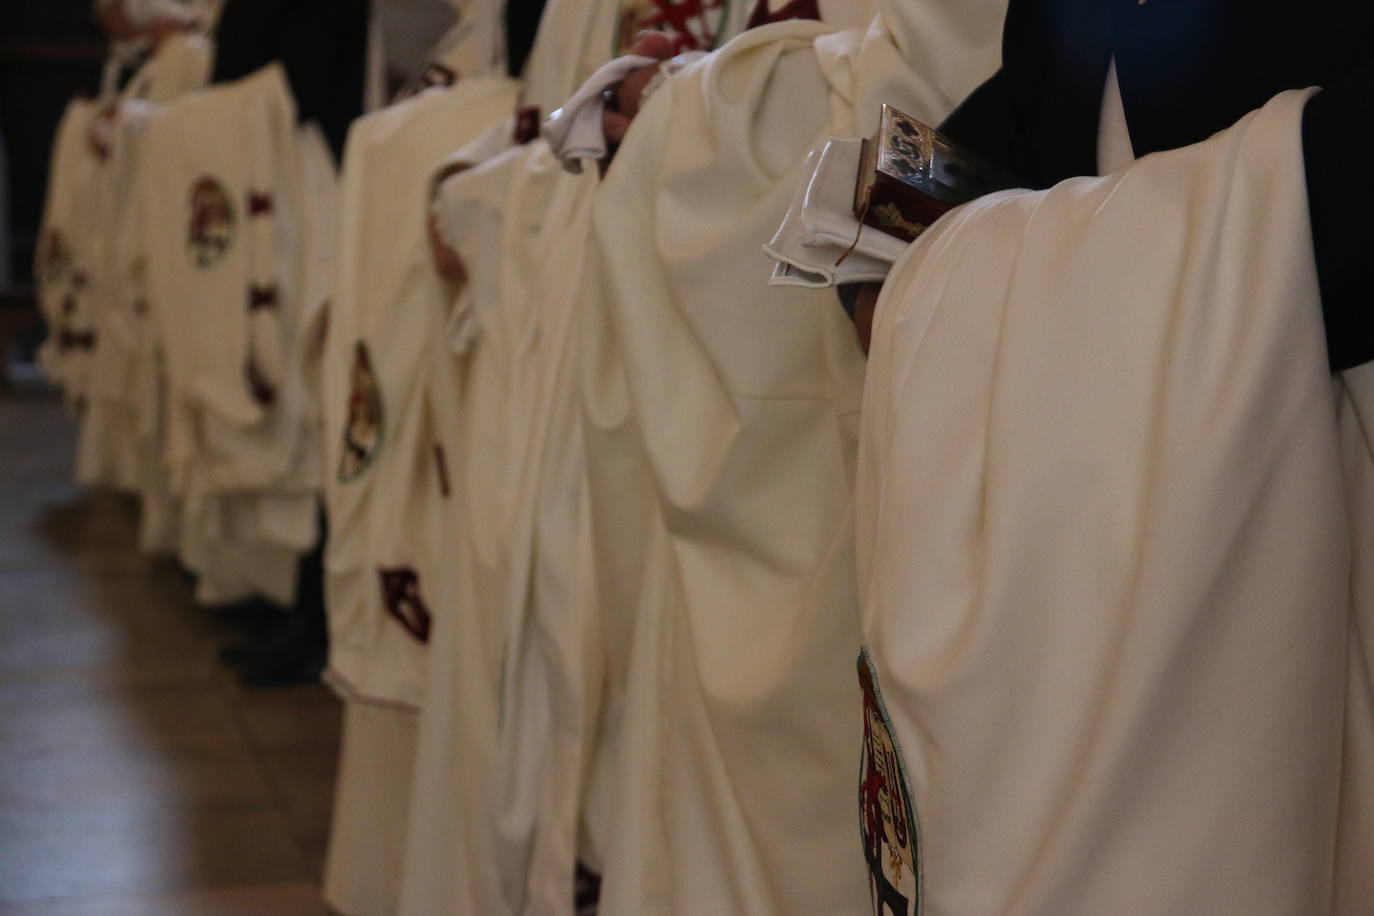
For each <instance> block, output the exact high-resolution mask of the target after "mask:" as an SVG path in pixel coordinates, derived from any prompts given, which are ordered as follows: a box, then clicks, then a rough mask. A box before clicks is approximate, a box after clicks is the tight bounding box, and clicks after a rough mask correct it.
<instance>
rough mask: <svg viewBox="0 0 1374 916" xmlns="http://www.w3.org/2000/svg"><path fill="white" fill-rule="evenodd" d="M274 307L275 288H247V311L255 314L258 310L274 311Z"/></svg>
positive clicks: (275, 302) (275, 305)
mask: <svg viewBox="0 0 1374 916" xmlns="http://www.w3.org/2000/svg"><path fill="white" fill-rule="evenodd" d="M276 307H277V288H276V287H275V286H258V285H256V284H254V285H253V286H250V287H248V311H250V312H256V311H257V310H258V309H274V308H276Z"/></svg>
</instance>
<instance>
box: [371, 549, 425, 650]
mask: <svg viewBox="0 0 1374 916" xmlns="http://www.w3.org/2000/svg"><path fill="white" fill-rule="evenodd" d="M377 573H378V575H379V576H380V577H381V582H382V600H383V601H384V602H385V603H386V611H387V613H388V614H390V615H391V616H392V617H395V618H396V620H397V621H398V622H399V623H400V624H401V626H403V627H405V629H406V632H407V633H409V634H410V635H411V636H414V637H415V638H416V640H418V641H419V642H421V643H428V642H429V629H430V622H431V620H432V618H431V617H430V614H429V608H427V607H425V602H424V599H423V598H421V597H420V574H419V573H417V572H416V571H415V570H413V569H410V568H409V567H401V568H398V569H379V570H377Z"/></svg>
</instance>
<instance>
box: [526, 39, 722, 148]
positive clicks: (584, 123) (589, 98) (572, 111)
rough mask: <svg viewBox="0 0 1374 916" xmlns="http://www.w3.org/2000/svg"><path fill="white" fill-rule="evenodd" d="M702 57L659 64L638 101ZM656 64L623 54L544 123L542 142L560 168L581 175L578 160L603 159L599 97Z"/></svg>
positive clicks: (698, 53)
mask: <svg viewBox="0 0 1374 916" xmlns="http://www.w3.org/2000/svg"><path fill="white" fill-rule="evenodd" d="M705 56H706V55H705V54H704V53H703V52H701V51H689V52H687V53H686V54H679V55H678V56H677V57H674V58H673V59H672V60H667V61H663V62H662V66H660V67H659V72H658V74H656V75H655V76H654V79H653V80H651V81H650V83H649V85H648V86H646V87H645V88H644V94H643V96H642V97H641V99H647V98H648V97H649V96H650V95H652V94H653V93H654V91H655V90H656V89H657V88H658V87H659V86H660V85H662V80H663V79H666V78H667V77H669V76H672V75H673V74H674V73H678V72H679V71H681V70H683V69H685V68H686V67H688V66H690V65H691V64H694V63H696V62H697V61H699V60H701V59H702V58H703V57H705ZM657 63H659V60H658V59H657V58H655V57H645V56H643V55H639V54H627V55H625V56H624V57H617V58H616V59H615V60H613V61H611V62H610V63H608V64H606V65H604V66H603V67H602V68H601V69H600V70H598V71H596V72H595V73H593V74H592V75H591V78H590V79H588V80H587V82H585V83H583V84H582V88H581V89H579V90H577V92H575V93H573V97H572V98H570V99H568V101H567V103H566V104H565V105H564V106H563V107H562V108H560V109H558V110H557V111H555V112H554V113H553V114H552V115H550V117H549V119H548V120H547V121H545V122H544V131H543V134H544V139H546V140H548V141H549V146H550V148H552V149H553V153H554V155H555V156H557V157H558V159H559V161H561V162H562V163H563V168H565V169H567V170H568V171H569V172H572V173H573V174H574V175H580V174H581V173H582V160H583V159H592V160H601V159H605V158H606V152H607V148H606V133H605V131H604V130H602V127H601V115H602V114H603V113H604V112H605V110H606V103H605V102H604V101H603V99H602V93H603V92H605V91H606V90H607V89H609V88H611V87H612V86H614V85H615V84H616V83H619V82H620V81H621V80H623V79H625V77H627V76H629V75H630V74H631V73H633V72H634V71H636V70H638V69H639V68H641V67H649V66H652V65H654V64H657Z"/></svg>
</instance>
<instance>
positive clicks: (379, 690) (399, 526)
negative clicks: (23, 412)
mask: <svg viewBox="0 0 1374 916" xmlns="http://www.w3.org/2000/svg"><path fill="white" fill-rule="evenodd" d="M515 91H516V90H515V84H514V82H513V81H511V80H508V79H505V78H504V77H492V76H487V77H472V78H469V79H464V80H463V81H461V82H460V83H458V84H457V85H456V86H453V87H451V88H433V89H429V90H427V91H425V92H422V93H421V94H419V95H418V96H415V97H413V98H411V99H408V100H406V101H405V102H402V103H399V104H397V105H393V106H391V107H389V108H386V109H383V110H382V111H379V112H375V113H373V114H371V115H369V116H367V117H366V118H364V119H362V120H360V121H358V122H356V123H355V124H354V126H353V129H352V130H351V132H350V134H349V141H348V147H347V151H346V154H345V165H344V176H343V193H342V203H341V215H340V233H339V237H338V239H339V248H340V250H339V253H338V256H337V259H336V260H337V275H336V282H335V290H334V298H333V303H332V306H331V308H330V309H329V314H328V316H327V323H328V328H329V333H328V339H327V345H326V349H325V353H324V355H323V357H322V360H323V366H322V369H323V371H322V384H321V392H322V394H321V397H322V400H323V407H322V410H323V413H324V416H325V431H324V435H325V446H326V458H325V467H324V474H325V497H326V510H327V513H328V518H329V526H330V528H329V539H328V543H327V546H326V557H325V572H326V575H325V592H326V603H327V609H328V613H329V622H330V659H329V670H328V672H327V675H326V677H327V679H328V680H329V682H330V683H331V684H332V685H333V686H334V687H335V688H336V690H338V692H339V693H340V694H341V696H342V697H343V698H344V699H345V701H346V702H347V703H348V705H349V707H350V713H349V716H350V735H351V738H350V741H349V742H347V743H346V744H345V746H344V748H343V750H342V754H341V771H343V772H345V773H351V774H359V773H362V774H367V775H366V777H359V778H360V779H362V778H365V779H367V780H370V781H371V782H372V784H371V785H369V786H368V787H367V788H366V790H359V791H347V792H345V791H341V792H340V793H339V796H338V802H337V806H336V826H335V829H334V831H333V835H332V838H331V845H330V854H329V860H328V863H327V874H326V884H325V896H326V899H327V900H328V901H329V902H330V904H331V905H332V906H334V907H335V908H336V909H337V910H339V911H340V912H341V913H345V914H347V916H376V914H383V913H391V912H394V911H395V908H396V905H397V895H398V893H399V886H400V881H401V873H402V867H403V860H404V858H405V848H406V846H405V833H406V825H407V819H408V814H409V809H410V782H411V775H412V771H413V769H414V766H415V760H414V732H415V721H414V720H415V716H414V713H415V710H416V709H417V708H418V707H419V706H420V705H421V704H422V703H423V702H424V694H425V683H426V665H427V658H428V653H427V650H426V643H427V641H428V639H429V638H430V632H431V630H432V629H433V628H435V627H439V626H443V623H442V619H441V618H442V617H443V616H444V613H445V611H446V602H445V600H444V597H443V596H444V591H445V587H444V584H443V582H442V579H443V578H444V577H445V576H446V575H448V573H449V568H450V566H451V563H450V560H449V557H448V556H447V552H448V547H449V545H448V544H447V543H446V542H445V539H444V537H443V529H442V527H441V521H442V519H443V518H444V513H445V511H446V508H445V507H446V501H447V499H448V498H449V493H448V486H449V479H448V476H449V471H448V469H447V467H446V462H447V459H446V453H447V452H448V451H451V450H452V449H453V443H452V442H446V441H445V439H446V436H445V427H444V424H443V422H442V420H443V418H442V417H440V416H439V415H438V412H437V411H436V410H435V408H434V405H433V397H434V393H433V386H434V384H435V379H434V377H433V373H432V372H431V360H430V358H429V353H430V350H431V348H432V346H433V345H434V340H435V338H436V337H441V336H442V335H443V331H444V326H445V322H446V320H447V313H448V309H447V291H446V290H445V287H444V284H443V283H442V281H441V280H440V279H439V277H438V276H437V275H436V274H435V272H434V269H433V267H432V263H431V257H430V252H429V246H428V240H427V237H426V234H425V214H426V209H427V204H428V194H429V189H430V175H431V173H432V171H433V169H434V167H435V165H436V164H437V163H438V162H439V161H440V160H441V159H442V157H443V156H444V154H445V153H447V152H448V151H450V150H451V149H453V148H454V147H455V146H462V145H463V144H465V143H467V142H468V141H470V140H471V139H472V138H473V137H474V136H476V135H477V134H479V133H481V132H482V131H483V130H484V129H485V128H486V127H488V125H490V124H492V123H493V122H498V121H503V120H504V119H505V118H506V117H507V116H508V114H509V112H510V110H511V109H512V107H513V106H514V104H515ZM369 399H370V400H369ZM369 404H370V405H371V406H368V405H369ZM360 408H361V409H365V410H366V409H373V408H375V409H376V410H377V411H379V416H380V420H379V422H378V423H377V424H376V426H375V428H374V429H371V430H368V429H363V428H361V427H360V426H359V423H360V422H363V421H362V418H361V417H360V414H359V412H358V411H359V409H360ZM350 448H361V449H363V451H362V452H361V453H359V452H356V451H350ZM362 705H374V706H375V707H376V708H375V709H370V710H367V711H363V710H361V709H357V708H356V707H358V706H362ZM403 722H404V723H406V724H404V726H403V725H402V723H403ZM402 728H404V729H405V731H406V733H407V734H408V735H410V736H411V740H410V741H408V742H406V743H405V745H404V747H400V748H398V747H393V746H391V743H390V742H389V741H388V739H387V735H388V734H390V733H391V732H394V731H395V730H397V729H402ZM379 753H380V754H382V763H383V764H384V765H382V764H379V763H378V759H377V758H378V754H379ZM381 828H385V829H384V830H383V829H381ZM360 830H365V832H362V833H360V832H359V831H360ZM379 848H380V849H382V850H385V852H384V853H380V854H378V853H375V850H377V849H379Z"/></svg>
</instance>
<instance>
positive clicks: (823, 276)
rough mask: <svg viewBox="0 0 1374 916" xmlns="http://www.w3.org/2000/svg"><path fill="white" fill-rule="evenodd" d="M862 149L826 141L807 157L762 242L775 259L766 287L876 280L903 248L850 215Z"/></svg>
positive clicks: (854, 143)
mask: <svg viewBox="0 0 1374 916" xmlns="http://www.w3.org/2000/svg"><path fill="white" fill-rule="evenodd" d="M862 154H863V141H862V140H830V141H828V142H827V143H826V144H825V146H824V147H822V148H821V149H820V151H818V152H816V151H813V152H812V153H811V154H810V155H809V156H808V157H807V164H806V170H805V171H804V172H803V173H802V180H801V181H800V182H798V184H797V191H796V195H795V196H794V197H793V199H792V206H791V207H790V208H789V209H788V211H787V216H786V217H784V218H783V222H782V225H781V226H780V227H779V228H778V232H777V234H776V235H774V236H773V240H772V241H771V242H769V243H768V244H767V245H764V246H763V250H764V253H765V254H767V255H768V256H769V257H770V258H772V259H773V260H775V261H777V264H776V265H775V266H774V268H773V276H772V278H771V279H770V280H769V281H768V282H769V285H770V286H805V287H812V288H817V289H824V288H826V287H830V286H836V285H839V284H842V283H875V282H880V281H882V280H883V279H884V278H885V277H886V276H887V273H888V271H889V270H891V268H892V264H893V263H894V262H895V261H896V260H897V259H898V258H899V257H901V255H902V253H903V252H904V251H906V248H907V243H906V242H903V241H902V240H900V239H897V238H894V237H892V236H890V235H888V234H887V233H885V232H879V231H878V230H876V229H872V228H870V227H868V226H861V224H860V223H859V221H858V220H857V219H855V218H854V212H853V200H854V182H855V179H856V176H857V175H858V174H859V159H860V157H861V156H862ZM856 239H857V242H856V241H855V240H856ZM846 252H848V254H847V255H846Z"/></svg>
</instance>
